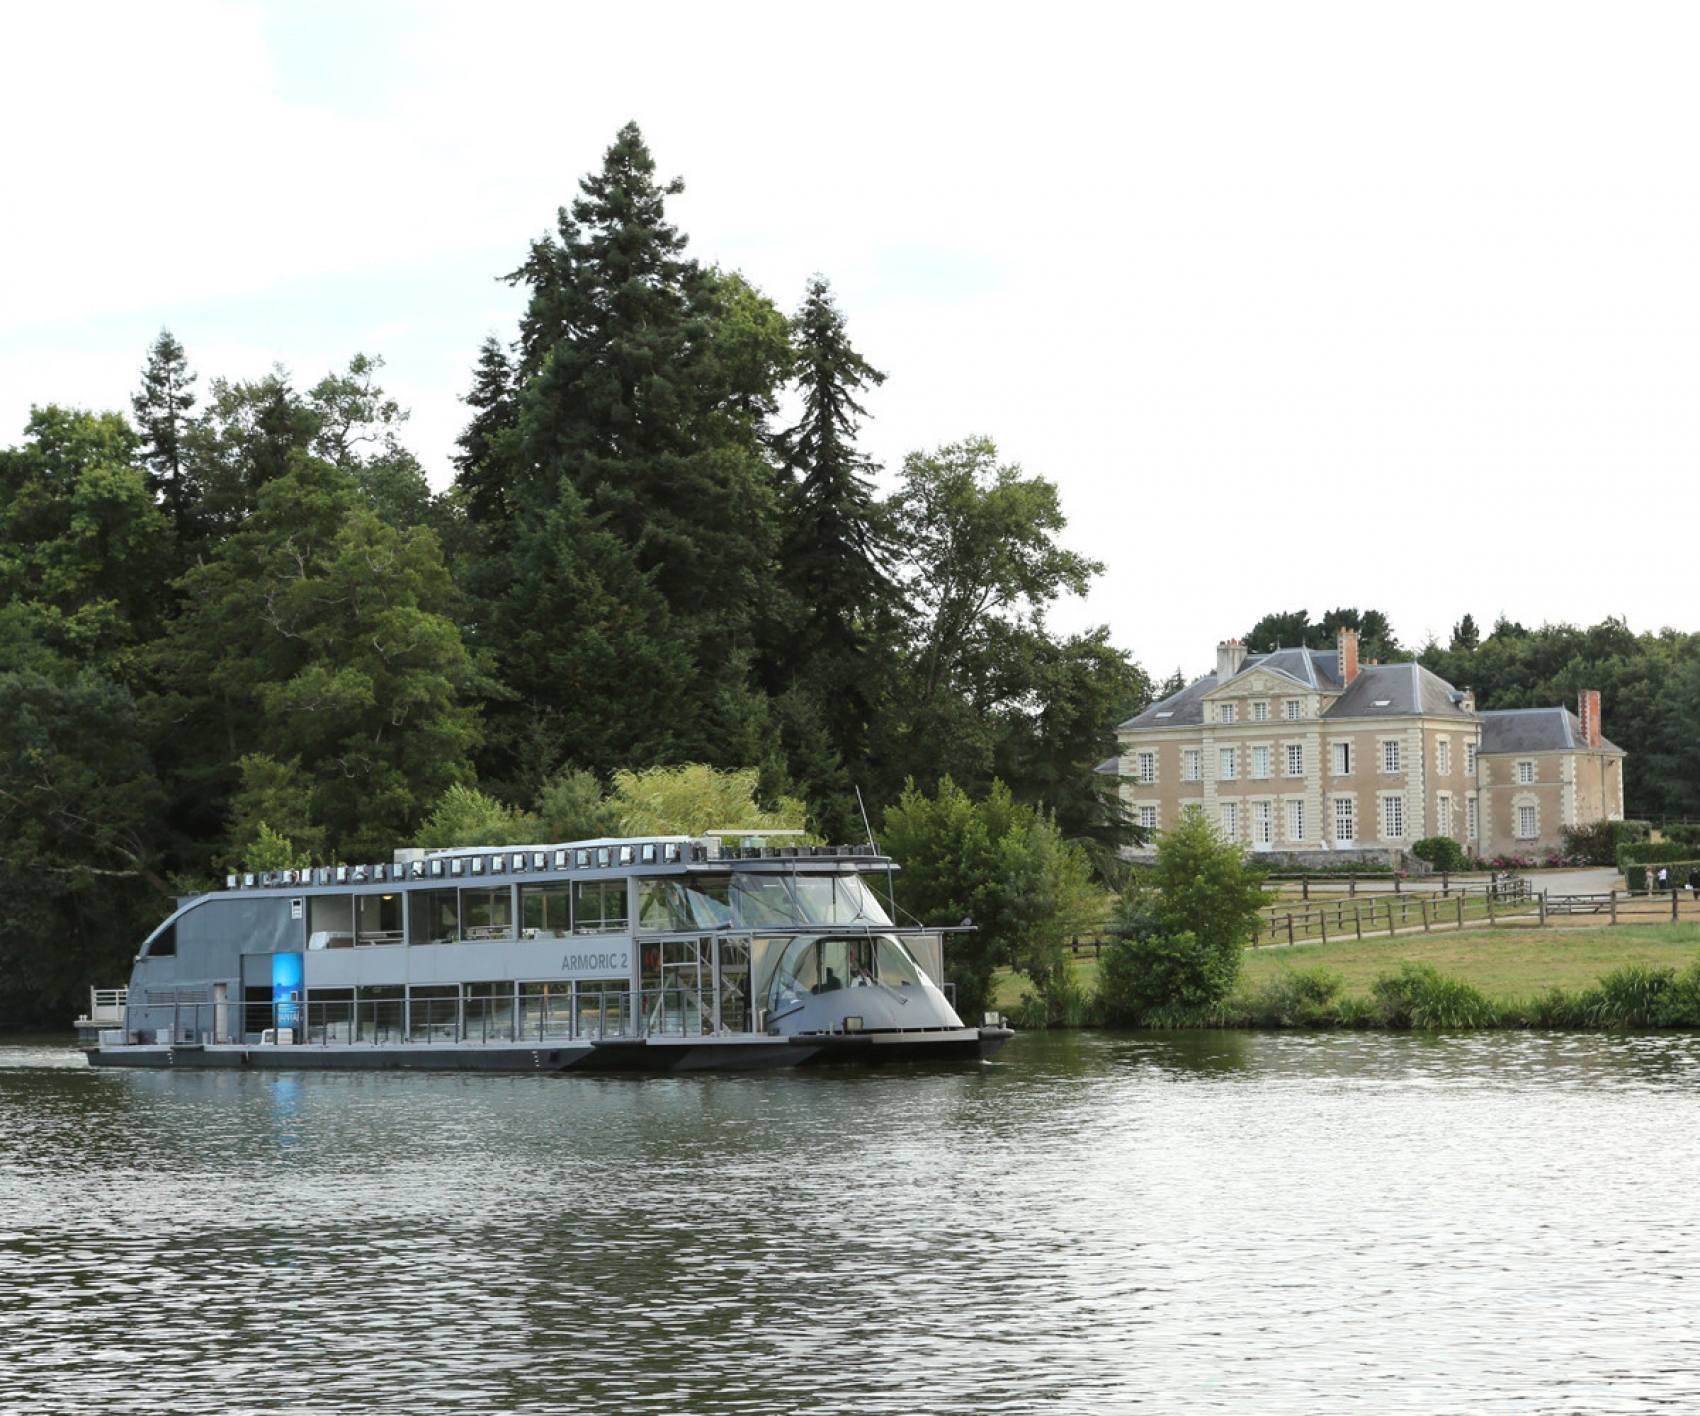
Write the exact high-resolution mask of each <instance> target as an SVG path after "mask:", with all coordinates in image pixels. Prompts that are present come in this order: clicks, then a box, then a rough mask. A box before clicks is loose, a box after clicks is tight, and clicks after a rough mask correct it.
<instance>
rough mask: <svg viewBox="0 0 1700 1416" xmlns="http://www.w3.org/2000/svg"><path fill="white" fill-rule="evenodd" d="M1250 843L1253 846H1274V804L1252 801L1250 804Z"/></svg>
mask: <svg viewBox="0 0 1700 1416" xmlns="http://www.w3.org/2000/svg"><path fill="white" fill-rule="evenodd" d="M1251 841H1252V844H1253V845H1255V846H1272V845H1274V844H1275V803H1274V802H1272V801H1254V802H1253V803H1252V804H1251Z"/></svg>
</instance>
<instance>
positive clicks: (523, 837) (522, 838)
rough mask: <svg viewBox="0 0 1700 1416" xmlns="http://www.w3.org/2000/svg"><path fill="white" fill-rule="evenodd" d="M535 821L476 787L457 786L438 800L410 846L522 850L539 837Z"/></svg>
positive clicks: (463, 784)
mask: <svg viewBox="0 0 1700 1416" xmlns="http://www.w3.org/2000/svg"><path fill="white" fill-rule="evenodd" d="M537 824H538V823H537V821H536V820H535V818H533V817H531V816H529V815H527V814H526V813H525V812H522V811H516V810H514V808H513V807H511V806H509V805H507V804H506V803H505V802H500V801H497V800H496V799H495V798H494V797H491V796H486V795H485V794H484V793H483V792H481V791H479V790H478V789H477V788H476V787H470V786H467V785H466V784H465V783H461V782H457V783H455V784H454V785H453V786H451V787H450V788H449V789H448V790H447V791H445V792H444V793H443V795H442V796H441V797H440V798H438V800H437V804H436V806H435V807H434V808H433V809H432V811H431V814H430V815H429V816H427V817H426V818H425V821H424V824H423V825H421V826H420V828H419V831H418V834H417V835H416V836H415V837H414V844H416V845H419V846H423V847H425V848H426V849H427V850H441V849H444V848H447V847H449V846H523V845H530V844H531V843H533V842H534V841H536V840H537V839H538V837H539V832H538V829H537Z"/></svg>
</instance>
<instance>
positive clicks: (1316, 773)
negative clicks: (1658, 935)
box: [1104, 630, 1624, 863]
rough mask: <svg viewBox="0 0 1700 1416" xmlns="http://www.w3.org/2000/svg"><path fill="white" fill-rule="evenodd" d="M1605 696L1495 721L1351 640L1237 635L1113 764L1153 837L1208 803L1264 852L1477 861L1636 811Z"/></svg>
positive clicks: (1448, 689)
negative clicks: (1371, 659)
mask: <svg viewBox="0 0 1700 1416" xmlns="http://www.w3.org/2000/svg"><path fill="white" fill-rule="evenodd" d="M1599 699H1600V696H1599V694H1598V692H1596V691H1593V690H1588V691H1585V692H1583V693H1582V695H1581V696H1580V700H1579V702H1578V705H1577V711H1576V712H1575V713H1572V712H1571V711H1570V710H1568V709H1566V708H1526V709H1508V710H1501V711H1497V712H1485V713H1484V712H1478V711H1477V710H1476V705H1475V700H1474V698H1473V696H1472V695H1471V694H1470V692H1469V691H1468V690H1467V689H1464V690H1460V689H1457V688H1454V687H1453V686H1452V685H1451V684H1449V683H1447V682H1446V681H1445V680H1444V679H1441V678H1439V677H1437V676H1436V675H1434V674H1432V673H1430V672H1429V671H1428V670H1427V669H1425V668H1423V667H1422V666H1421V665H1419V664H1414V663H1402V664H1366V663H1360V662H1359V659H1358V636H1357V634H1356V632H1355V631H1352V630H1342V631H1341V632H1340V637H1339V640H1338V645H1337V648H1335V649H1332V650H1314V649H1277V650H1274V651H1272V652H1270V653H1267V654H1249V653H1248V652H1247V651H1246V647H1245V646H1244V645H1243V644H1241V643H1240V642H1239V641H1237V640H1228V641H1226V642H1224V643H1222V644H1220V645H1218V646H1217V654H1216V672H1215V673H1214V674H1207V675H1206V676H1205V677H1203V678H1201V679H1198V680H1196V681H1195V682H1193V683H1190V684H1188V685H1187V686H1186V687H1185V688H1184V689H1182V690H1181V691H1180V692H1179V693H1176V694H1173V695H1172V696H1170V697H1169V698H1166V699H1164V700H1163V701H1162V702H1161V703H1155V704H1153V705H1152V706H1151V707H1149V708H1147V709H1146V710H1145V711H1144V712H1143V713H1140V714H1139V715H1138V716H1137V717H1134V718H1131V719H1129V720H1128V721H1127V722H1125V723H1123V724H1122V725H1121V726H1120V727H1119V728H1118V729H1117V730H1116V736H1117V739H1118V742H1119V745H1120V753H1119V755H1118V756H1117V757H1115V758H1112V759H1111V760H1110V761H1109V762H1107V763H1105V764H1104V766H1105V768H1106V769H1108V770H1111V771H1114V772H1116V773H1118V774H1119V775H1120V777H1121V778H1122V786H1121V791H1122V797H1123V800H1124V801H1125V802H1126V803H1127V805H1128V807H1129V809H1130V811H1131V812H1132V814H1133V818H1134V820H1135V821H1137V822H1138V823H1139V824H1140V825H1141V826H1144V827H1147V828H1151V829H1156V830H1162V829H1163V828H1164V827H1165V826H1168V825H1170V824H1172V823H1173V822H1174V821H1175V820H1177V819H1178V817H1179V815H1180V813H1181V812H1183V811H1184V810H1186V809H1187V808H1188V807H1189V806H1197V807H1200V808H1202V810H1203V811H1204V812H1205V814H1206V815H1207V816H1208V817H1209V818H1210V820H1212V821H1213V822H1215V823H1217V825H1218V826H1219V827H1220V828H1221V830H1222V832H1223V834H1224V835H1226V836H1228V837H1230V838H1231V839H1233V840H1237V841H1240V842H1241V843H1243V844H1244V845H1245V846H1246V847H1247V848H1249V849H1250V850H1253V851H1260V852H1272V853H1279V854H1281V855H1283V856H1291V857H1294V858H1297V859H1301V860H1303V859H1307V858H1314V859H1315V860H1316V861H1317V862H1318V863H1321V862H1323V861H1329V860H1332V861H1335V862H1338V861H1339V860H1341V859H1342V858H1343V857H1342V853H1345V852H1351V853H1353V855H1352V856H1348V857H1345V858H1354V857H1355V858H1374V859H1381V860H1385V859H1387V858H1388V855H1389V853H1390V852H1400V851H1403V850H1405V849H1406V848H1408V847H1409V846H1410V844H1411V843H1412V842H1414V841H1418V840H1421V839H1422V838H1423V837H1425V836H1450V837H1452V838H1453V839H1454V840H1456V841H1457V842H1458V843H1459V844H1460V845H1462V846H1463V847H1464V848H1465V849H1466V850H1467V851H1469V852H1470V853H1471V854H1473V855H1482V856H1493V855H1500V854H1523V855H1539V854H1542V853H1544V852H1547V851H1549V850H1554V849H1557V848H1558V847H1559V845H1560V840H1561V837H1560V832H1561V830H1562V828H1563V827H1565V826H1577V825H1587V824H1591V823H1593V822H1595V821H1600V820H1607V819H1610V820H1615V819H1620V818H1621V817H1622V815H1623V757H1624V754H1623V750H1622V749H1621V748H1619V747H1617V746H1615V745H1614V744H1612V743H1611V742H1609V741H1607V740H1606V739H1605V737H1604V736H1603V735H1602V734H1601V731H1600V703H1599Z"/></svg>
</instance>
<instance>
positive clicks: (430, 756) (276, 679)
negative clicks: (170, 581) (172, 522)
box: [154, 456, 480, 859]
mask: <svg viewBox="0 0 1700 1416" xmlns="http://www.w3.org/2000/svg"><path fill="white" fill-rule="evenodd" d="M180 584H181V589H182V591H183V594H184V599H185V604H184V608H183V611H182V613H181V615H180V616H179V618H178V619H177V621H176V622H175V624H174V625H173V627H172V632H171V633H170V635H169V636H168V637H167V639H166V640H164V641H163V642H162V643H161V644H160V645H159V646H158V648H157V652H156V657H155V660H154V669H155V671H156V672H157V673H158V674H159V675H160V676H161V677H162V678H163V679H164V680H165V681H167V682H169V683H173V684H175V685H178V686H179V687H178V689H177V690H176V691H175V692H174V693H172V694H171V695H170V696H169V697H168V698H166V699H165V700H164V701H163V702H162V703H161V705H160V711H161V712H162V714H163V715H164V716H165V718H166V719H167V721H168V722H170V723H171V724H172V725H173V735H174V737H175V738H176V739H177V741H178V742H179V743H180V744H182V746H183V750H186V751H190V752H194V753H198V754H209V753H210V754H212V757H213V762H214V763H217V762H218V761H219V760H220V759H221V758H223V760H224V761H225V762H227V763H228V764H229V767H230V768H234V766H235V764H236V762H237V761H238V760H240V758H241V757H243V756H245V755H247V754H251V753H261V754H264V755H266V756H268V757H271V758H273V759H275V760H276V761H279V762H290V761H295V762H299V763H300V764H301V768H302V770H303V771H304V772H305V773H306V774H307V776H308V778H309V779H310V781H311V783H312V790H311V806H310V808H309V809H308V810H307V812H306V816H307V818H308V819H310V820H312V821H314V822H317V823H321V824H322V825H323V826H324V827H325V829H326V832H327V836H326V843H325V848H326V849H327V850H328V851H330V852H332V853H336V854H341V855H342V856H343V857H344V858H355V859H360V858H366V859H382V858H383V857H384V856H387V855H388V854H389V852H390V851H391V850H392V849H393V848H394V846H395V845H396V844H398V843H399V842H401V841H404V840H407V839H409V838H410V837H411V836H412V834H413V832H414V830H415V828H416V827H417V825H418V824H419V822H420V820H421V819H422V818H423V816H424V813H425V811H426V810H427V809H428V807H429V806H430V804H431V803H432V802H434V801H435V800H436V799H437V798H438V797H439V796H441V794H442V793H443V792H444V791H445V790H446V789H447V788H448V787H449V786H450V785H452V784H454V783H456V782H460V781H465V780H467V779H468V778H469V776H470V769H469V765H468V754H469V753H470V751H471V749H472V747H473V746H474V744H475V743H476V741H477V738H478V725H477V715H476V713H475V711H474V710H473V709H472V707H471V706H470V704H469V703H468V702H467V699H468V698H469V697H470V695H471V693H472V692H473V691H474V690H475V689H476V688H477V687H478V686H480V679H479V676H478V674H477V672H476V668H475V666H474V663H473V661H472V658H471V655H470V654H469V653H468V652H467V650H466V648H465V646H464V645H463V643H462V642H461V638H460V633H459V631H458V629H457V628H456V626H455V623H454V621H453V619H452V618H450V612H451V611H452V609H453V608H454V600H453V597H452V594H451V591H450V587H449V583H448V576H447V573H446V571H445V569H444V567H443V564H442V560H441V557H440V554H439V552H438V549H437V542H436V538H435V537H434V536H433V535H432V534H431V533H430V532H429V531H425V530H418V529H416V530H413V531H409V532H406V533H403V532H401V531H398V530H396V529H395V528H393V527H391V526H388V525H386V524H384V523H383V522H382V521H380V520H379V518H378V517H377V516H376V515H375V514H374V513H373V512H372V511H371V510H370V509H369V508H368V507H367V506H366V505H365V503H364V501H363V499H362V497H361V495H360V493H359V490H358V488H356V487H355V486H354V484H353V482H352V481H351V479H350V478H349V477H348V475H347V474H346V473H343V472H340V471H338V470H336V469H335V468H332V467H330V466H328V465H327V464H325V463H322V462H318V461H316V460H314V459H312V458H309V457H305V456H301V457H298V458H297V459H296V461H295V462H294V463H293V465H292V466H291V468H290V469H289V470H288V471H287V472H285V473H283V474H281V475H279V476H277V477H275V478H273V479H272V480H270V481H268V482H267V483H265V484H264V485H263V486H262V487H261V489H260V491H259V493H258V497H257V500H256V505H255V509H254V511H253V513H252V515H250V516H249V517H248V518H247V520H246V521H245V522H244V524H243V526H242V529H241V530H240V531H238V532H235V533H234V534H232V535H231V536H229V537H228V538H226V539H225V540H224V541H223V542H221V543H220V544H219V545H218V547H217V549H216V550H215V551H214V552H213V553H212V555H211V556H210V558H208V559H207V560H206V561H204V562H203V563H202V564H199V565H197V566H195V567H194V568H193V569H191V570H190V571H189V573H188V574H187V575H186V576H185V577H184V578H183V580H182V581H181V582H180ZM232 748H234V751H231V749H232ZM225 754H228V756H226V755H225ZM202 761H203V762H204V761H205V757H204V756H203V757H202Z"/></svg>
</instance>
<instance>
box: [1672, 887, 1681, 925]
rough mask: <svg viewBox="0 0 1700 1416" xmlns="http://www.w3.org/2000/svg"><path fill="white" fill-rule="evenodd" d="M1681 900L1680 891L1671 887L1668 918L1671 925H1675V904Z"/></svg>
mask: <svg viewBox="0 0 1700 1416" xmlns="http://www.w3.org/2000/svg"><path fill="white" fill-rule="evenodd" d="M1681 898H1682V891H1680V890H1678V889H1676V888H1674V887H1673V888H1672V890H1671V892H1670V918H1671V923H1672V924H1675V923H1676V902H1677V901H1678V900H1680V899H1681Z"/></svg>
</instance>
